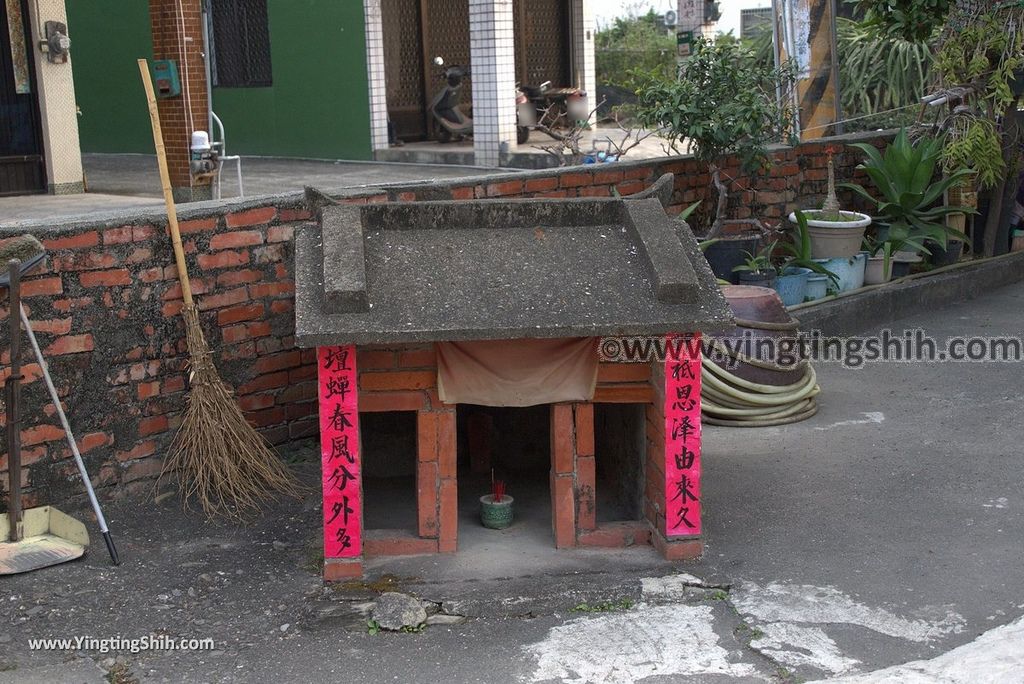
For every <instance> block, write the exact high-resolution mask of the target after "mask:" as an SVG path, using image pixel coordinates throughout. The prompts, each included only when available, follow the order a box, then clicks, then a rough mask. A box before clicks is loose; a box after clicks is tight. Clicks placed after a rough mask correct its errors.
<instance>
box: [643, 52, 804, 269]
mask: <svg viewBox="0 0 1024 684" xmlns="http://www.w3.org/2000/svg"><path fill="white" fill-rule="evenodd" d="M794 75H795V71H794V69H793V67H792V65H791V64H790V63H788V62H787V63H786V64H784V65H782V66H781V67H778V68H776V67H774V66H770V65H768V64H765V63H763V62H758V61H757V60H755V59H753V58H752V56H751V51H750V50H749V49H748V48H746V47H744V46H743V45H742V44H741V43H740V42H739V41H716V42H711V41H709V40H707V39H705V38H698V39H697V40H696V41H695V43H694V45H693V54H692V55H690V56H689V57H687V58H686V60H685V61H684V62H682V64H681V65H680V67H679V73H678V78H665V77H664V76H663V75H661V76H659V75H656V74H655V75H650V76H646V77H642V78H641V79H640V85H639V88H638V89H637V95H638V101H637V107H636V111H637V116H638V119H639V121H640V123H641V124H642V125H644V126H646V127H647V128H650V129H658V130H659V132H660V134H661V135H662V136H664V137H665V138H666V139H667V140H668V141H669V145H670V146H671V147H672V149H673V150H674V151H676V152H679V151H680V150H681V147H682V146H684V145H688V147H689V152H690V154H692V155H693V156H694V157H696V158H697V159H698V160H700V161H702V162H704V163H705V164H707V167H708V172H709V175H710V185H711V186H712V187H713V188H714V191H715V193H716V194H717V203H716V204H715V210H714V218H713V219H712V220H711V222H710V226H708V227H707V229H706V230H701V229H700V227H697V229H696V230H695V231H694V232H695V233H697V234H702V237H704V238H705V239H715V238H719V239H718V241H717V242H715V243H714V244H712V245H710V246H709V247H708V249H707V251H706V252H705V257H706V258H707V260H708V263H710V264H711V267H712V270H713V271H714V272H715V275H717V276H718V277H719V278H723V279H728V280H733V279H734V278H735V277H736V276H735V272H734V268H735V267H736V266H737V265H740V262H741V261H742V256H741V255H742V254H743V253H744V252H749V253H753V252H755V251H756V249H757V245H758V244H759V242H760V240H761V237H762V235H763V233H764V230H763V228H762V227H761V226H760V222H759V221H757V220H756V219H755V220H753V221H750V222H747V226H746V229H745V230H741V231H738V234H731V233H730V232H729V231H725V230H724V227H725V224H726V218H727V217H726V213H727V212H726V209H727V206H728V199H729V194H728V189H727V187H726V185H725V183H724V182H723V180H722V167H723V165H724V164H725V162H726V159H727V158H728V157H731V156H735V157H736V158H738V160H739V163H740V167H741V169H742V170H743V171H744V172H745V173H755V172H757V171H760V170H764V169H766V168H767V167H768V165H769V158H768V150H767V148H768V145H769V144H770V143H773V142H778V141H779V140H782V139H783V138H784V137H785V135H786V133H787V132H790V131H792V126H791V122H792V120H793V115H792V106H791V105H790V104H789V103H790V102H791V98H788V97H779V95H778V92H777V90H776V88H777V87H778V88H781V89H783V90H784V92H788V91H789V90H790V89H791V88H792V87H793V83H794ZM737 243H742V246H740V245H738V244H737Z"/></svg>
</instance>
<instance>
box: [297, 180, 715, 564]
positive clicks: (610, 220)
mask: <svg viewBox="0 0 1024 684" xmlns="http://www.w3.org/2000/svg"><path fill="white" fill-rule="evenodd" d="M671 191H672V178H671V176H666V177H663V178H662V179H660V180H659V182H658V183H657V184H656V185H655V186H653V187H652V188H651V189H649V190H648V191H646V192H644V193H642V194H640V195H634V196H630V197H626V198H622V199H619V198H614V199H613V198H594V199H590V198H588V199H571V200H567V199H530V200H480V201H439V202H408V203H383V204H372V205H340V204H338V205H335V204H326V205H324V206H321V207H320V208H319V210H318V212H317V216H318V224H309V225H307V226H305V227H304V228H303V229H301V230H300V231H298V233H297V236H296V255H295V261H296V338H297V343H298V345H299V346H303V347H316V349H317V355H318V360H319V394H318V397H317V401H318V402H319V412H320V441H321V446H322V449H321V458H322V465H323V483H322V484H323V525H324V557H325V565H324V576H325V578H326V579H328V580H333V579H340V578H345V577H356V576H360V575H362V572H363V559H364V558H365V557H367V556H376V555H398V554H410V553H453V552H455V551H456V550H457V549H458V547H459V545H460V543H466V544H469V543H470V541H471V533H472V534H480V533H479V532H477V530H478V529H482V528H480V522H479V519H478V518H477V517H475V516H477V515H478V512H477V509H478V508H479V503H478V501H479V497H480V495H481V494H486V493H487V487H488V486H489V484H488V483H489V481H492V480H493V479H494V477H495V475H494V473H495V472H498V473H499V476H500V477H501V479H502V480H504V481H507V484H508V488H509V493H510V494H513V495H515V496H516V506H517V507H518V509H517V510H518V512H517V514H516V515H517V521H516V523H515V525H513V527H512V528H509V529H508V530H501V531H494V530H486V531H485V532H486V533H488V534H491V535H501V534H504V533H509V535H510V536H508V537H506V538H503V537H500V536H499V537H494V536H491V537H488V543H493V542H494V540H496V539H497V540H499V541H500V540H502V539H507V540H509V543H512V540H514V539H517V537H515V533H514V530H515V527H516V526H517V525H521V526H522V527H523V529H526V528H528V527H529V526H530V525H533V524H534V523H537V525H535V527H534V528H532V529H533V532H531V534H532V537H531V539H533V540H534V541H535V540H536V539H550V543H551V545H553V546H555V547H557V548H570V547H578V546H579V547H587V546H603V547H616V546H628V545H633V544H653V545H654V546H655V548H657V549H658V550H659V551H660V552H661V553H662V554H663V555H664V556H665V557H666V558H670V559H682V558H692V557H695V556H697V555H699V554H700V553H701V551H702V548H703V545H702V541H701V482H700V476H701V461H700V438H701V431H700V386H701V385H700V378H701V370H700V368H701V356H700V350H699V347H698V344H697V343H699V337H700V333H701V332H716V331H719V330H723V329H725V328H729V327H731V318H730V314H729V310H728V306H727V304H726V302H725V300H724V299H723V297H722V295H721V293H720V291H719V289H718V287H717V285H716V283H715V279H714V277H713V275H712V274H711V271H710V269H709V268H708V267H707V264H706V262H705V260H704V259H703V257H702V255H701V253H700V251H699V249H698V246H697V242H696V240H695V239H694V237H693V235H692V234H691V233H690V231H689V229H688V228H687V226H686V225H685V224H684V223H682V222H679V221H673V220H672V219H671V218H670V217H668V216H667V215H666V213H665V205H666V204H667V203H668V199H669V196H670V194H671ZM531 464H532V466H531V467H532V469H531V467H527V466H528V465H531ZM531 473H536V476H534V475H532V474H531ZM549 507H550V515H549V516H548V515H547V510H548V508H549ZM520 513H521V514H522V515H521V518H522V521H521V522H520V520H519V516H520ZM541 514H543V515H541ZM547 520H550V522H547ZM460 527H461V528H462V532H461V533H460ZM548 530H550V532H549V531H548ZM549 534H550V537H548V535H549ZM524 538H525V537H524Z"/></svg>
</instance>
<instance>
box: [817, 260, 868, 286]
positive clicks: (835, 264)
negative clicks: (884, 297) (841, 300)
mask: <svg viewBox="0 0 1024 684" xmlns="http://www.w3.org/2000/svg"><path fill="white" fill-rule="evenodd" d="M814 261H816V262H817V263H819V264H821V265H822V266H824V267H825V268H827V269H828V270H830V271H832V272H833V273H835V274H836V277H837V278H838V279H839V288H838V291H839V292H848V291H850V290H856V289H858V288H861V287H864V267H865V266H867V264H868V253H867V252H860V253H858V254H856V255H854V256H852V257H835V258H833V259H815V260H814ZM833 287H834V286H833Z"/></svg>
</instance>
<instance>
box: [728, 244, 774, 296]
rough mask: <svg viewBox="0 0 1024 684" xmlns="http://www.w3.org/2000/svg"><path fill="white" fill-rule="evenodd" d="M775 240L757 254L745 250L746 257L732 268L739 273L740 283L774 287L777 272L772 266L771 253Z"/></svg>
mask: <svg viewBox="0 0 1024 684" xmlns="http://www.w3.org/2000/svg"><path fill="white" fill-rule="evenodd" d="M775 244H776V243H775V242H772V243H771V244H770V245H768V246H766V247H764V248H763V249H761V251H759V252H758V253H757V254H754V253H753V252H746V253H745V254H746V259H744V261H743V263H742V264H740V265H739V266H736V267H734V268H733V269H732V270H733V271H734V272H736V273H739V275H740V284H741V285H757V286H759V287H775V277H776V275H778V272H777V271H776V270H775V267H774V266H772V254H773V252H774V251H775Z"/></svg>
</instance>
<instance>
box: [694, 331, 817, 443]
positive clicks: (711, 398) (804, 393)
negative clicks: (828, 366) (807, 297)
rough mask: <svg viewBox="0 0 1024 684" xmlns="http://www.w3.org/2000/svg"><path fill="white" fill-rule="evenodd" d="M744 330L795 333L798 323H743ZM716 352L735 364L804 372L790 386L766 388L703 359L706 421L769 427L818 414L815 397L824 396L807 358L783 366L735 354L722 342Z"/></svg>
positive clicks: (716, 343) (711, 423)
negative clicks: (794, 363) (791, 364)
mask: <svg viewBox="0 0 1024 684" xmlns="http://www.w3.org/2000/svg"><path fill="white" fill-rule="evenodd" d="M742 325H743V327H746V328H755V329H761V330H772V331H781V330H795V329H796V325H795V324H780V323H762V322H758V321H743V323H742ZM712 345H713V347H714V349H715V352H716V353H718V354H724V355H726V356H728V357H730V358H731V360H732V361H734V362H736V363H742V364H748V365H751V366H756V367H758V368H764V369H768V370H788V371H792V370H799V369H801V368H802V369H803V374H802V375H801V376H800V379H799V380H797V381H796V382H794V383H792V384H790V385H766V384H761V383H757V382H751V381H750V380H746V379H744V378H741V377H739V376H738V375H736V374H734V373H732V372H730V371H729V370H727V369H725V368H722V367H721V366H719V365H718V364H716V363H714V362H713V361H712V360H711V359H709V358H707V356H705V357H704V363H703V364H702V366H701V381H702V384H703V387H702V392H701V394H702V399H701V401H702V404H701V410H702V412H703V416H704V422H705V423H707V424H709V425H725V426H731V427H768V426H771V425H785V424H787V423H796V422H799V421H801V420H806V419H807V418H810V417H811V416H813V415H814V414H815V413H817V411H818V405H817V401H816V399H815V397H817V396H818V394H820V393H821V387H820V386H819V385H818V379H817V375H816V374H815V372H814V368H813V367H812V366H811V364H810V362H809V361H807V360H806V359H804V360H802V361H800V362H799V363H798V364H797V365H796V366H795V367H794V366H780V365H778V364H775V363H772V362H770V361H763V360H760V359H755V358H751V357H747V356H744V355H742V354H740V353H739V352H733V351H730V350H728V349H726V347H725V346H724V345H722V344H721V343H720V342H712Z"/></svg>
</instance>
